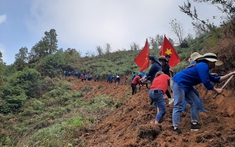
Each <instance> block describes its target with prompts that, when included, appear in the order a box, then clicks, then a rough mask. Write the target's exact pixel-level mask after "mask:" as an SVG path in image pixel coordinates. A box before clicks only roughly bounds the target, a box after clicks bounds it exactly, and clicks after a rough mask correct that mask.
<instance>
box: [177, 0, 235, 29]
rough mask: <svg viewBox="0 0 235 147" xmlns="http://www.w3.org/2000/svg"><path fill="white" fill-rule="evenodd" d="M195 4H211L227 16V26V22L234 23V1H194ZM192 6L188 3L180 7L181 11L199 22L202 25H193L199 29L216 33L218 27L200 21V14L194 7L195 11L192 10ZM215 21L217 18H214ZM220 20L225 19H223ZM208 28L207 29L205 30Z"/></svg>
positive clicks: (205, 21)
mask: <svg viewBox="0 0 235 147" xmlns="http://www.w3.org/2000/svg"><path fill="white" fill-rule="evenodd" d="M194 2H197V3H203V2H204V3H210V4H211V5H214V6H215V7H217V8H218V10H219V11H221V12H222V13H225V14H226V15H227V18H225V19H227V21H226V22H224V24H226V23H227V22H230V21H232V20H233V19H234V18H235V6H234V1H233V0H194ZM191 7H192V4H191V3H190V2H189V1H187V3H184V5H183V6H179V8H180V10H181V11H182V12H183V13H185V14H187V15H188V16H190V17H191V18H192V19H193V20H197V21H198V22H200V23H201V25H198V23H193V25H194V26H195V27H197V28H202V29H204V31H205V30H206V31H208V30H209V31H215V29H216V26H215V25H214V24H213V23H211V22H210V21H209V20H203V19H200V18H199V16H198V14H197V9H196V7H194V9H193V10H191ZM212 17H213V18H212V19H214V18H215V17H217V16H212ZM220 19H223V18H222V17H221V18H220ZM205 28H207V29H205Z"/></svg>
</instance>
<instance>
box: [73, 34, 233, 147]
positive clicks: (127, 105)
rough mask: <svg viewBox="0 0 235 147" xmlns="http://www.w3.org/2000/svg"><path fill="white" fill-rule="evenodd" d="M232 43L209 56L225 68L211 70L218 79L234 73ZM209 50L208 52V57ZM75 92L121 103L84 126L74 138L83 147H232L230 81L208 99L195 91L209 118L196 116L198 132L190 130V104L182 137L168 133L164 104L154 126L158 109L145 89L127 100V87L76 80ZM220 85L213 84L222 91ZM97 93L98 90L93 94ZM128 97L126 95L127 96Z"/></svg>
mask: <svg viewBox="0 0 235 147" xmlns="http://www.w3.org/2000/svg"><path fill="white" fill-rule="evenodd" d="M234 39H235V38H230V39H227V40H223V41H221V42H219V45H218V47H215V48H211V49H210V50H209V51H211V52H214V53H216V54H217V55H218V57H219V59H221V60H222V61H223V62H224V65H223V66H221V67H218V68H215V69H214V70H213V72H216V73H218V74H220V75H223V74H226V73H228V72H229V71H234V69H235V60H234V57H235V52H234V50H233V48H234V47H235V42H234ZM209 51H208V52H209ZM73 82H74V90H78V91H80V90H84V89H85V90H88V91H89V92H88V93H87V94H86V95H85V97H84V99H85V100H88V99H91V98H94V97H96V96H98V95H101V94H105V95H108V96H110V97H112V98H113V99H114V100H115V99H116V100H118V101H120V104H118V105H117V109H115V110H114V111H110V112H109V113H108V114H106V115H105V116H102V118H101V119H100V120H99V121H98V123H96V124H94V125H93V126H91V127H87V126H85V127H84V129H82V130H81V131H82V135H81V136H78V138H79V139H82V140H84V146H89V147H137V146H146V147H148V146H149V147H152V146H154V147H191V146H193V147H222V146H223V147H234V146H235V107H234V106H235V92H234V87H235V78H233V79H232V80H231V81H230V82H229V84H228V85H227V86H226V88H225V89H224V91H223V94H221V95H218V96H217V97H216V98H215V99H213V95H214V93H213V92H212V91H208V90H206V88H205V87H204V86H203V85H197V87H196V89H197V90H198V91H199V93H200V97H201V98H202V99H203V104H204V108H205V109H206V110H208V113H203V112H200V114H199V123H200V124H201V125H202V126H201V129H200V130H199V131H197V132H191V131H190V112H189V105H188V106H187V109H186V112H184V113H182V115H181V124H180V129H181V130H182V134H181V135H175V134H173V133H172V119H171V118H172V107H173V104H171V105H168V100H167V99H166V103H167V113H166V115H165V116H164V120H163V122H162V123H161V125H154V124H151V123H150V122H151V121H153V120H154V118H155V116H156V113H157V110H156V108H155V107H154V106H153V105H150V99H149V97H148V90H147V89H146V88H145V87H142V89H141V90H140V91H138V92H137V94H135V95H133V96H130V94H131V86H130V84H127V85H122V84H121V85H117V86H116V85H115V84H114V83H112V84H109V83H107V82H105V81H99V82H94V81H86V82H81V81H80V80H78V79H76V80H74V81H73ZM222 85H223V83H220V84H216V85H215V86H216V87H222ZM97 89H98V90H97ZM128 94H129V95H128Z"/></svg>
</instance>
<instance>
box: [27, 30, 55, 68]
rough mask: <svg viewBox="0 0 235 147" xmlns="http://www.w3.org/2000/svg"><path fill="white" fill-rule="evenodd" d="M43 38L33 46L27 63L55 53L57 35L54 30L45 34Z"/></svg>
mask: <svg viewBox="0 0 235 147" xmlns="http://www.w3.org/2000/svg"><path fill="white" fill-rule="evenodd" d="M44 34H45V37H43V38H42V40H40V41H39V42H38V43H37V44H36V45H34V46H33V47H32V49H31V51H30V53H29V62H30V63H34V62H36V61H38V60H39V59H40V58H43V57H45V56H47V55H49V54H53V53H55V52H56V51H57V42H58V41H57V38H56V37H57V34H56V31H55V29H51V30H50V31H49V32H45V33H44Z"/></svg>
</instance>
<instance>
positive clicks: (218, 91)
mask: <svg viewBox="0 0 235 147" xmlns="http://www.w3.org/2000/svg"><path fill="white" fill-rule="evenodd" d="M214 91H216V93H218V94H220V93H222V92H223V89H222V88H214Z"/></svg>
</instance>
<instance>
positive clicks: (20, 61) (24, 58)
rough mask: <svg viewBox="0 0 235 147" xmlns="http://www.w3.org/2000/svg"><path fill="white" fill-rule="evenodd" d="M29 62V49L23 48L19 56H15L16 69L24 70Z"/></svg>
mask: <svg viewBox="0 0 235 147" xmlns="http://www.w3.org/2000/svg"><path fill="white" fill-rule="evenodd" d="M27 62H28V48H27V47H22V48H20V50H19V53H18V54H15V62H14V64H15V65H16V68H17V69H18V70H22V69H23V68H24V67H25V66H26V65H27Z"/></svg>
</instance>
